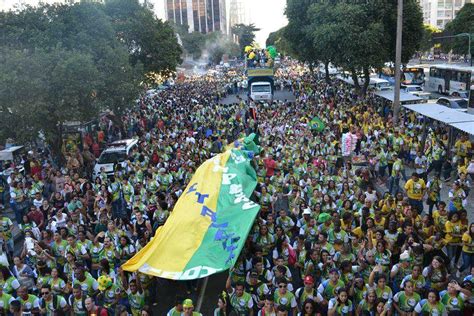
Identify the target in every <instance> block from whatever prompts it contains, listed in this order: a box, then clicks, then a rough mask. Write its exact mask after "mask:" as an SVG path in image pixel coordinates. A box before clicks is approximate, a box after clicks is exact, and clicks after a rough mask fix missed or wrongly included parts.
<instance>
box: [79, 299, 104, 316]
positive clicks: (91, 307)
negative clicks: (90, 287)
mask: <svg viewBox="0 0 474 316" xmlns="http://www.w3.org/2000/svg"><path fill="white" fill-rule="evenodd" d="M84 303H85V305H86V310H87V315H88V316H92V315H95V316H109V312H107V308H104V307H101V306H97V305H95V302H94V299H93V298H92V297H89V296H88V297H87V298H86V299H85V301H84Z"/></svg>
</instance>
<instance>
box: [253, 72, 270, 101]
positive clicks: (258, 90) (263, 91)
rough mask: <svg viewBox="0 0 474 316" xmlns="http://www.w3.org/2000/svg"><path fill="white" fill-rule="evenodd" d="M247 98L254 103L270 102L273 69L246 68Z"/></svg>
mask: <svg viewBox="0 0 474 316" xmlns="http://www.w3.org/2000/svg"><path fill="white" fill-rule="evenodd" d="M247 82H248V88H249V90H248V97H249V98H250V99H252V100H253V101H255V102H260V101H263V102H272V101H273V93H274V91H275V85H274V79H273V68H268V67H263V68H247Z"/></svg>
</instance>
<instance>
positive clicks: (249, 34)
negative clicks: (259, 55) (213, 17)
mask: <svg viewBox="0 0 474 316" xmlns="http://www.w3.org/2000/svg"><path fill="white" fill-rule="evenodd" d="M258 31H260V29H259V28H257V27H256V26H255V25H254V24H253V23H252V24H249V25H246V24H236V25H234V26H233V27H232V29H231V33H232V34H234V35H236V36H237V37H238V38H239V46H240V51H241V53H243V51H244V48H245V46H248V45H251V44H252V43H253V41H254V40H255V32H258Z"/></svg>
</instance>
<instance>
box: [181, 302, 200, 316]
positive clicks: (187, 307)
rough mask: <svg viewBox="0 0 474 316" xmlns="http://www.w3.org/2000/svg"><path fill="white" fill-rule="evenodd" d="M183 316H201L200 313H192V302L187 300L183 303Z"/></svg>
mask: <svg viewBox="0 0 474 316" xmlns="http://www.w3.org/2000/svg"><path fill="white" fill-rule="evenodd" d="M182 315H183V316H202V314H201V313H199V312H195V311H194V304H193V301H192V300H191V299H189V298H187V299H185V300H184V301H183V313H182Z"/></svg>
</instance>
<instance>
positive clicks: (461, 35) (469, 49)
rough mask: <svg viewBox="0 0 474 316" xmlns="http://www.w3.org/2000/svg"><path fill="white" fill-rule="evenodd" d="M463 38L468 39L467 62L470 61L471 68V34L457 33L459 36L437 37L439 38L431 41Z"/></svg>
mask: <svg viewBox="0 0 474 316" xmlns="http://www.w3.org/2000/svg"><path fill="white" fill-rule="evenodd" d="M463 36H467V38H468V39H469V43H468V50H467V54H468V55H469V60H470V61H471V67H472V55H471V33H459V34H455V35H451V36H439V37H434V38H433V39H435V40H437V39H443V38H455V37H463Z"/></svg>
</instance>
